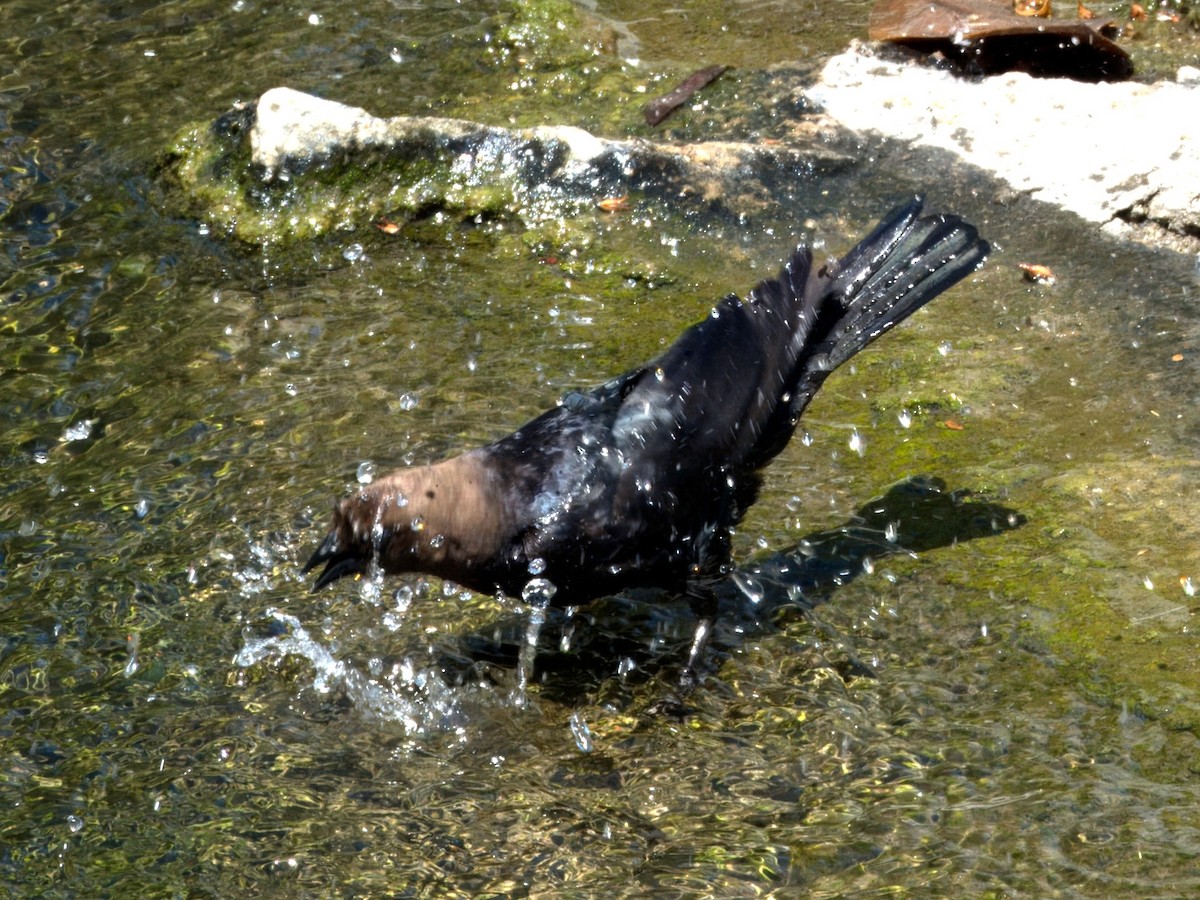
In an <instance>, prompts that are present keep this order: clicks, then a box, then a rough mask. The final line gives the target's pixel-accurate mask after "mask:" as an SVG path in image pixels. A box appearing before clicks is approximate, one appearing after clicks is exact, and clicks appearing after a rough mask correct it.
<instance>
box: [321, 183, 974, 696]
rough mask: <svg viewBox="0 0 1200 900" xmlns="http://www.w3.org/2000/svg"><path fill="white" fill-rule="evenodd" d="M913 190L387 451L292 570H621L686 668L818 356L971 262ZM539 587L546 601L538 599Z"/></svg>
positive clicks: (963, 230)
mask: <svg viewBox="0 0 1200 900" xmlns="http://www.w3.org/2000/svg"><path fill="white" fill-rule="evenodd" d="M922 205H923V204H922V199H921V198H920V197H916V198H914V199H912V200H911V201H910V202H908V203H906V204H904V205H903V206H901V207H899V208H898V209H896V210H894V211H893V212H892V213H891V214H890V215H888V216H887V217H885V218H884V219H883V221H882V222H880V223H879V225H877V226H876V227H875V229H874V230H873V231H871V233H870V234H868V235H867V236H866V237H865V238H863V239H862V241H860V242H859V244H858V245H857V246H856V247H855V248H854V249H852V250H851V251H850V252H848V253H847V254H846V255H845V256H843V257H842V258H841V259H838V260H833V261H829V262H827V263H825V264H824V265H821V266H819V267H818V266H815V265H814V263H813V255H812V252H811V251H810V249H809V248H808V247H807V246H804V245H801V246H799V247H798V248H797V249H796V251H795V252H794V253H793V254H792V256H791V259H790V260H788V262H787V263H786V265H785V266H784V267H783V269H782V270H781V271H780V272H779V274H778V276H776V277H775V278H771V279H768V280H765V281H762V282H761V283H760V284H758V285H757V286H756V287H755V288H754V289H753V290H751V291H750V293H749V294H748V295H747V296H746V297H744V298H740V297H737V296H734V295H730V296H728V297H726V298H725V299H723V300H721V301H720V302H718V303H716V305H714V306H712V308H711V311H710V312H709V314H708V315H707V316H705V317H704V319H703V320H701V321H700V322H697V323H696V324H694V325H692V326H691V327H690V328H688V329H686V330H685V331H684V332H683V333H682V334H681V335H680V336H679V338H678V339H677V340H676V341H675V342H674V344H672V345H671V346H670V348H669V349H667V350H666V352H665V353H663V354H662V355H661V356H659V357H658V358H657V359H655V360H653V361H651V362H648V363H646V364H644V365H639V366H637V367H636V368H633V369H631V370H630V371H628V372H626V373H625V374H623V375H620V376H618V377H616V378H613V379H612V380H610V381H608V382H606V383H604V384H602V385H600V386H599V387H596V388H594V389H591V390H586V391H573V392H570V393H567V394H566V395H565V396H563V397H562V398H561V400H560V401H559V403H558V404H557V405H556V406H555V407H554V408H553V409H550V410H549V411H547V412H545V413H543V414H542V415H540V416H538V417H537V418H535V419H533V420H532V421H530V422H528V423H526V424H524V425H522V426H521V427H520V428H518V429H517V430H516V431H514V432H512V433H511V434H508V435H506V436H504V437H500V438H498V439H497V440H495V441H493V442H492V443H490V444H487V445H486V446H483V447H478V448H475V449H470V450H467V451H466V452H464V453H462V454H461V455H459V456H454V457H453V458H450V459H446V460H443V461H441V462H436V463H433V464H431V465H421V466H413V467H409V468H403V469H399V470H397V471H394V472H391V473H390V474H388V475H386V476H384V477H381V478H379V479H377V480H375V481H373V482H371V483H370V484H367V485H364V486H363V487H361V488H358V489H357V490H356V491H355V493H354V494H352V495H351V496H349V497H347V498H345V499H343V500H341V501H340V502H339V503H337V504H336V506H335V508H334V511H333V523H332V527H331V529H330V531H329V533H328V535H327V536H326V537H325V539H324V540H323V541H322V543H321V544H320V546H319V547H317V549H316V551H315V552H314V553H313V554H312V557H311V558H310V559H309V560H308V563H307V565H306V566H305V567H304V571H305V572H308V571H309V570H311V569H313V568H315V567H317V566H320V565H322V564H323V565H324V568H323V569H322V571H321V573H320V575H319V576H318V578H317V579H316V584H315V586H314V588H313V589H314V590H317V589H320V588H323V587H325V586H326V585H329V584H331V583H333V582H334V581H336V580H337V579H339V578H343V577H345V576H348V575H358V574H360V573H368V572H371V571H373V570H379V571H382V572H384V573H390V574H395V573H402V572H421V573H425V574H429V575H433V576H437V577H440V578H443V579H447V580H450V581H453V582H456V583H457V584H459V585H462V586H465V587H467V588H470V589H471V590H473V591H476V592H480V593H485V594H489V593H492V594H494V593H497V592H503V593H504V594H506V595H509V596H514V597H517V596H523V595H526V596H527V595H529V594H530V592H531V591H532V592H533V593H534V594H535V595H536V596H538V597H540V598H541V599H542V601H547V600H548V601H549V602H550V603H552V605H554V606H561V607H567V606H579V605H582V604H584V603H586V602H588V601H589V600H592V599H595V598H597V597H601V596H607V595H611V594H613V593H616V592H619V591H621V590H624V589H628V588H634V587H639V588H642V587H653V588H661V589H662V590H664V591H666V592H670V593H671V594H674V595H676V596H683V597H685V598H686V599H687V601H688V603H689V605H690V606H691V609H692V611H693V612H694V614H695V616H696V619H697V626H696V632H695V638H694V640H693V641H692V645H691V650H690V653H689V657H688V660H687V663H686V665H685V667H684V669H683V678H682V683H683V684H684V685H685V686H686V685H692V686H694V684H695V683H696V668H697V665H698V664H699V662H700V659H701V656H702V654H703V651H704V648H705V645H706V643H707V640H708V637H709V635H710V634H711V631H712V626H713V622H714V619H715V616H716V610H717V603H716V594H715V592H714V587H715V586H716V585H717V584H718V583H719V582H720V580H721V579H722V578H724V577H725V576H726V575H727V574H728V573H729V572H730V571H731V560H730V532H731V529H733V528H734V526H736V525H737V523H738V522H739V520H741V518H742V516H743V515H744V513H745V512H746V510H747V508H748V507H749V506H750V505H751V504H752V503H753V502H754V500H755V497H756V495H757V493H758V489H759V486H760V482H761V473H762V470H763V467H764V466H766V464H767V463H769V462H770V461H771V459H772V458H774V457H775V456H776V455H777V454H778V453H779V452H780V451H781V450H782V449H783V448H784V447H785V446H786V445H787V443H788V440H789V439H790V438H791V436H792V434H793V432H794V431H795V429H796V424H797V422H798V421H799V420H800V416H801V414H802V413H803V412H804V409H805V407H807V406H808V404H809V401H811V400H812V398H813V395H814V394H815V393H816V392H817V389H818V388H820V386H821V385H822V384H823V383H824V381H825V379H826V378H828V377H829V374H830V373H831V372H833V370H834V369H836V368H837V367H838V366H840V365H841V364H842V363H844V362H845V361H846V360H848V359H850V357H852V356H853V355H854V354H856V353H858V352H859V351H860V350H862V349H863V348H864V347H866V346H867V345H868V344H870V343H871V342H872V341H874V340H875V339H876V338H878V337H879V336H880V335H882V334H883V333H884V332H885V331H887V330H888V329H890V328H892V327H893V326H895V325H897V324H899V323H900V322H902V321H903V320H904V319H906V318H908V317H909V316H910V315H912V314H913V313H914V312H916V311H917V310H918V309H920V308H921V307H922V306H923V305H924V304H926V303H928V302H929V301H930V300H932V299H933V298H934V297H936V296H937V295H938V294H940V293H942V292H943V291H945V290H946V289H948V288H950V287H951V286H953V285H954V284H956V283H957V282H958V281H960V280H961V279H963V278H964V277H966V276H967V275H969V274H970V273H972V272H974V271H975V270H976V269H978V268H979V267H980V266H981V265H982V264H983V261H984V259H985V258H986V256H987V254H988V252H989V249H990V248H989V246H988V244H987V242H986V241H984V240H982V239H981V238H980V237H979V234H978V232H977V230H976V229H975V228H974V227H973V226H971V225H970V224H968V223H967V222H965V221H963V220H962V219H961V218H959V217H957V216H954V215H937V214H927V213H924V212H923V210H922ZM549 598H552V599H549Z"/></svg>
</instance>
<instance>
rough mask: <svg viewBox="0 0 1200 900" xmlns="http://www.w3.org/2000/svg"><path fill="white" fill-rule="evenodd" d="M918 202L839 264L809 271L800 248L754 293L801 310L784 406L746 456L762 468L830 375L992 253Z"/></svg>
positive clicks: (975, 236) (964, 227) (961, 225)
mask: <svg viewBox="0 0 1200 900" xmlns="http://www.w3.org/2000/svg"><path fill="white" fill-rule="evenodd" d="M922 205H923V200H922V198H921V197H915V198H913V199H912V200H911V201H910V202H909V203H907V204H905V205H904V206H901V207H899V208H898V209H896V210H894V211H893V212H892V213H891V214H890V215H888V216H887V217H886V218H884V220H883V221H882V222H880V223H879V225H877V226H876V227H875V229H874V230H873V231H872V232H871V233H870V234H869V235H867V236H866V237H865V238H863V240H862V241H860V242H859V244H858V246H856V247H855V248H854V249H853V250H851V251H850V252H849V253H847V254H846V255H845V256H844V257H843V258H842V259H840V260H838V261H837V262H836V263H831V264H830V265H828V266H826V267H825V268H823V269H821V270H820V271H819V272H816V273H813V274H811V275H810V276H809V277H808V279H807V282H806V283H797V282H798V279H797V278H796V274H797V273H799V272H805V273H808V272H809V271H810V268H811V266H810V262H809V261H810V260H811V254H810V253H809V251H808V249H807V248H806V247H801V248H799V249H798V250H797V251H796V253H795V255H794V256H793V258H792V260H791V262H790V263H789V264H788V265H787V266H786V267H785V268H784V269H783V271H782V272H780V274H779V277H778V278H776V279H774V280H771V281H767V282H764V283H762V284H760V285H759V286H758V287H756V288H755V289H754V293H753V296H754V299H755V301H756V302H758V303H766V304H769V305H775V304H780V305H786V304H796V303H797V302H798V301H799V303H800V309H801V313H800V318H801V321H802V323H803V327H800V328H797V329H796V331H795V332H794V334H793V337H792V341H793V346H792V353H793V354H794V355H793V357H792V359H793V365H792V368H791V372H790V374H789V375H788V376H787V377H785V378H784V380H783V381H784V388H785V390H784V392H783V394H782V396H781V399H782V401H783V402H781V403H780V405H779V406H778V407H777V408H776V409H775V410H774V411H773V412H772V414H771V416H770V417H769V419H768V420H767V422H766V423H765V424H764V426H763V428H762V430H761V431H760V433H759V438H758V441H757V442H756V444H755V446H754V449H753V450H752V451H751V452H750V453H749V454H748V455H747V458H746V462H747V464H748V465H749V466H750V467H758V466H761V465H764V464H765V463H766V462H768V461H769V460H770V459H771V458H772V457H773V456H775V455H776V454H777V453H779V451H780V450H782V449H783V447H784V446H785V445H786V444H787V442H788V440H789V439H790V438H791V436H792V431H793V430H794V429H795V427H796V423H797V422H798V421H799V419H800V414H801V413H802V412H803V411H804V408H805V407H806V406H808V403H809V401H811V400H812V398H813V395H814V394H815V393H816V392H817V389H818V388H819V387H820V386H821V384H822V383H823V382H824V381H825V379H826V378H827V377H828V375H829V373H830V372H832V371H833V370H834V369H836V368H837V367H838V366H840V365H841V364H842V363H844V362H845V361H846V360H848V359H849V358H850V357H852V356H853V355H854V354H856V353H858V352H859V351H860V350H862V349H863V348H864V347H866V346H867V345H868V344H870V343H871V342H872V341H873V340H875V338H877V337H879V336H880V335H881V334H883V333H884V332H885V331H887V330H888V329H890V328H892V327H894V326H896V325H898V324H899V323H901V322H903V321H904V320H905V319H907V318H908V317H909V316H911V315H912V314H913V313H914V312H916V311H917V310H918V309H920V308H921V307H922V306H924V305H925V304H926V303H928V302H929V301H930V300H932V299H933V298H934V297H936V296H937V295H938V294H940V293H942V292H943V291H945V290H947V289H948V288H950V287H953V286H954V285H955V284H957V283H958V282H959V281H961V280H962V279H963V278H965V277H967V276H968V275H969V274H971V273H972V272H974V271H975V270H977V269H978V268H979V267H980V266H981V265H983V261H984V260H985V259H986V258H987V255H988V252H989V251H990V250H991V247H990V246H989V245H988V243H987V241H984V240H982V239H981V238H980V237H979V232H978V231H977V230H976V229H975V227H974V226H973V225H971V224H969V223H967V222H965V221H963V220H962V219H960V218H959V217H958V216H954V215H927V216H922V215H921V209H922Z"/></svg>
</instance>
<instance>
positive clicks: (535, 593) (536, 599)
mask: <svg viewBox="0 0 1200 900" xmlns="http://www.w3.org/2000/svg"><path fill="white" fill-rule="evenodd" d="M556 593H558V588H557V587H555V585H554V582H552V581H550V580H549V579H548V578H530V579H529V581H528V582H527V583H526V584H525V588H524V589H523V590H522V591H521V599H522V600H524V601H525V602H526V603H527V604H529V621H528V622H527V623H526V625H525V638H524V640H523V641H521V649H520V651H519V653H518V654H517V688H516V691H515V692H514V693H513V696H512V701H513V703H514V704H516V705H517V706H518V707H523V706H525V705H526V704H527V702H528V699H529V697H528V688H529V682H530V679H531V678H532V677H533V664H534V661H535V660H536V659H537V645H538V638H539V637H541V634H542V626H543V625H545V624H546V610H547V609H548V608H549V607H550V601H551V600H553V599H554V595H555V594H556Z"/></svg>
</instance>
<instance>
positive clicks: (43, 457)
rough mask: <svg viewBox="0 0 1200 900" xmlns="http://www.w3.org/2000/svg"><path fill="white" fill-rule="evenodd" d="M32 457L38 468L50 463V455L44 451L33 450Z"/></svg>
mask: <svg viewBox="0 0 1200 900" xmlns="http://www.w3.org/2000/svg"><path fill="white" fill-rule="evenodd" d="M32 456H33V461H34V462H35V463H37V464H38V465H39V466H40V465H44V464H45V463H47V462H49V461H50V454H49V452H47V451H46V450H40V449H39V450H34V451H33V454H32Z"/></svg>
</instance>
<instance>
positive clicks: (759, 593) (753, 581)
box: [732, 571, 766, 604]
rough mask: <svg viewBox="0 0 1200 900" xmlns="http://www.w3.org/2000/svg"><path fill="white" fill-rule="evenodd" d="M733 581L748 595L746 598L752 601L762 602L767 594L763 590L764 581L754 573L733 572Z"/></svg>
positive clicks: (755, 602)
mask: <svg viewBox="0 0 1200 900" xmlns="http://www.w3.org/2000/svg"><path fill="white" fill-rule="evenodd" d="M732 577H733V583H734V584H736V585H737V586H738V589H739V590H740V591H741V592H742V593H743V594H745V595H746V599H747V600H749V601H750V602H751V603H754V604H759V603H762V599H763V597H764V596H765V594H766V591H765V590H763V586H762V583H761V582H760V581H759V580H758V579H757V578H755V577H754V576H753V575H747V574H746V573H745V572H737V571H735V572H734V573H733V576H732Z"/></svg>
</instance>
